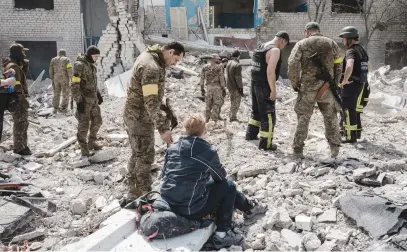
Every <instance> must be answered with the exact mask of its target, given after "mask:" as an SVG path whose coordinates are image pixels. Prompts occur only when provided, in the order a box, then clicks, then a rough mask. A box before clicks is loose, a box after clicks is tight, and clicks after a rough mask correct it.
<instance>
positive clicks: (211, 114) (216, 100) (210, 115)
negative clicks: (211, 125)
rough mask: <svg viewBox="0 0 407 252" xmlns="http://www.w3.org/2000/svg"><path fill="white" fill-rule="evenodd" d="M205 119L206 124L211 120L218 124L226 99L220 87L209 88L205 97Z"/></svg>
mask: <svg viewBox="0 0 407 252" xmlns="http://www.w3.org/2000/svg"><path fill="white" fill-rule="evenodd" d="M205 103H206V108H205V117H206V122H209V119H212V120H213V121H215V122H217V121H218V119H219V115H220V110H221V108H222V105H223V103H224V97H223V93H222V89H221V88H220V87H219V88H217V87H211V88H207V91H206V95H205Z"/></svg>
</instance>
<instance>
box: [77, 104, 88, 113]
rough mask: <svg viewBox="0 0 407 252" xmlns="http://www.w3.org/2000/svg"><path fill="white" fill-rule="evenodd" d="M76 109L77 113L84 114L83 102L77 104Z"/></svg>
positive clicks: (84, 105)
mask: <svg viewBox="0 0 407 252" xmlns="http://www.w3.org/2000/svg"><path fill="white" fill-rule="evenodd" d="M76 107H77V109H78V112H79V113H85V107H86V104H85V102H78V103H77V104H76Z"/></svg>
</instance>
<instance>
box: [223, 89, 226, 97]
mask: <svg viewBox="0 0 407 252" xmlns="http://www.w3.org/2000/svg"><path fill="white" fill-rule="evenodd" d="M222 96H223V97H225V96H226V89H223V90H222Z"/></svg>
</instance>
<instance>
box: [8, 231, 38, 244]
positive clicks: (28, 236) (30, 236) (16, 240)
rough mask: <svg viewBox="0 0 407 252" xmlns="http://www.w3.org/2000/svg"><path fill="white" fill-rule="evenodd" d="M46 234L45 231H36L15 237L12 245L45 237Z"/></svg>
mask: <svg viewBox="0 0 407 252" xmlns="http://www.w3.org/2000/svg"><path fill="white" fill-rule="evenodd" d="M45 234H46V232H45V230H35V231H32V232H29V233H25V234H22V235H17V236H14V238H13V239H12V240H11V243H19V242H22V241H31V240H34V239H36V238H38V237H41V236H44V235H45Z"/></svg>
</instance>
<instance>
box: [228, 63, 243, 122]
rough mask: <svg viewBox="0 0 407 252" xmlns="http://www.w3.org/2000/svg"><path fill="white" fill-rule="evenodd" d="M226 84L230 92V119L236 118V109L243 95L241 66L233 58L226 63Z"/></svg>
mask: <svg viewBox="0 0 407 252" xmlns="http://www.w3.org/2000/svg"><path fill="white" fill-rule="evenodd" d="M226 76H227V78H226V86H227V88H228V90H229V94H230V120H231V121H232V120H237V111H238V110H239V107H240V102H241V100H242V96H243V81H242V66H241V65H240V64H239V60H237V59H233V60H231V61H229V62H228V64H227V65H226Z"/></svg>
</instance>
